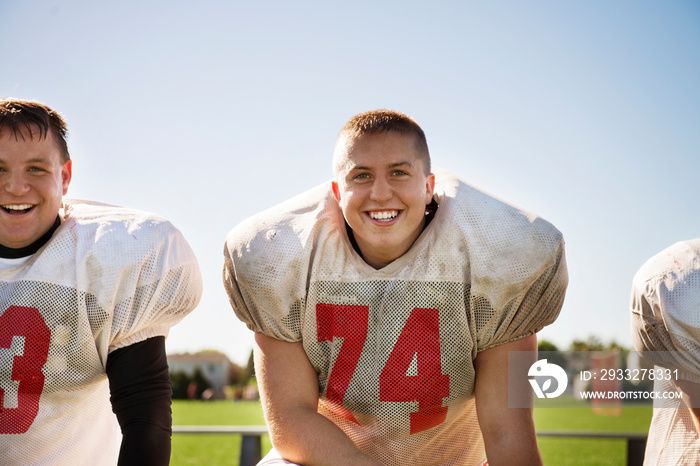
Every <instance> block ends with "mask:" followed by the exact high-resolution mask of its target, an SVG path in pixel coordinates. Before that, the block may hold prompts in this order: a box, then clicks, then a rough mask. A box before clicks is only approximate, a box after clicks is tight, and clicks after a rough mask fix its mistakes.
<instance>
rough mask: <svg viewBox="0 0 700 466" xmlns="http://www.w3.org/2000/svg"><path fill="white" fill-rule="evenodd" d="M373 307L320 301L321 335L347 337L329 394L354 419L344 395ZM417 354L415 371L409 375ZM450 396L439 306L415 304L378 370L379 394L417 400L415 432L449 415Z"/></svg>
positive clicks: (336, 407)
mask: <svg viewBox="0 0 700 466" xmlns="http://www.w3.org/2000/svg"><path fill="white" fill-rule="evenodd" d="M368 311H369V308H368V307H367V306H340V305H333V304H322V303H319V304H317V305H316V323H317V329H318V341H333V338H334V337H340V338H343V344H342V346H341V348H340V353H339V354H338V358H337V359H336V361H335V364H334V365H333V369H332V370H331V374H330V376H329V377H328V388H327V390H326V397H327V398H328V400H329V401H330V402H331V404H332V405H333V408H334V411H335V412H336V413H337V414H338V415H340V416H342V417H344V418H345V419H348V420H349V421H352V422H355V423H358V422H357V420H355V417H354V416H353V415H352V412H351V411H350V410H349V409H347V408H345V407H344V406H343V398H344V397H345V392H346V390H347V388H348V386H349V385H350V379H351V378H352V375H353V373H354V372H355V368H356V367H357V362H358V361H359V359H360V355H361V354H362V348H363V346H364V344H365V339H366V338H367V318H368ZM414 359H415V361H416V365H415V369H414V370H415V375H408V372H409V369H410V368H411V366H412V363H413V361H414ZM448 396H450V376H449V375H447V374H443V373H442V362H441V358H440V317H439V313H438V310H437V309H421V308H415V309H413V311H412V312H411V315H410V316H409V318H408V320H407V321H406V324H405V325H404V328H403V330H402V331H401V335H400V336H399V339H398V340H397V342H396V345H395V346H394V348H393V350H392V351H391V354H390V355H389V359H388V360H387V362H386V365H385V366H384V369H383V370H382V372H381V374H380V376H379V398H380V400H381V401H417V402H418V411H416V412H413V413H411V434H415V433H417V432H422V431H424V430H428V429H430V428H432V427H435V426H437V425H439V424H441V423H442V422H443V421H444V420H445V418H446V416H447V407H446V406H442V399H443V398H445V397H448ZM358 424H359V423H358Z"/></svg>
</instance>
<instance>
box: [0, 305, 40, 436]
mask: <svg viewBox="0 0 700 466" xmlns="http://www.w3.org/2000/svg"><path fill="white" fill-rule="evenodd" d="M14 337H24V344H23V345H22V346H23V348H22V349H21V351H20V354H14V355H13V354H12V353H11V349H12V340H13V338H14ZM50 341H51V331H50V330H49V328H48V327H47V326H46V324H45V323H44V318H43V317H42V316H41V314H40V313H39V311H38V310H37V309H35V308H33V307H21V306H10V307H9V308H8V309H7V310H6V311H5V313H4V314H3V315H1V316H0V352H5V353H6V354H7V353H9V355H10V357H9V358H0V362H2V359H6V360H8V362H10V367H11V368H12V376H11V381H19V385H18V386H17V407H16V408H15V407H5V404H6V403H7V401H8V398H7V390H8V388H9V389H10V390H13V391H14V387H12V386H10V387H5V388H2V387H0V434H23V433H25V432H26V431H27V430H29V426H31V425H32V422H34V419H35V418H36V415H37V413H38V412H39V397H40V396H41V391H42V390H43V389H44V373H43V372H42V368H43V367H44V364H46V358H47V356H48V354H49V342H50ZM10 383H11V384H12V382H10ZM12 385H14V384H12Z"/></svg>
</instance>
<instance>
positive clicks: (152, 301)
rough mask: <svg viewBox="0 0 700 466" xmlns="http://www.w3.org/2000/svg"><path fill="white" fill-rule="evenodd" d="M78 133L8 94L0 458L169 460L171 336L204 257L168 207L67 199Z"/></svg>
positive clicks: (0, 148) (0, 125)
mask: <svg viewBox="0 0 700 466" xmlns="http://www.w3.org/2000/svg"><path fill="white" fill-rule="evenodd" d="M65 137H66V124H65V122H64V120H63V119H62V117H61V116H60V115H59V114H58V113H57V112H55V111H54V110H52V109H50V108H49V107H47V106H46V105H43V104H41V103H38V102H32V101H25V100H18V99H12V98H8V99H2V100H0V463H2V464H8V465H24V464H47V465H48V464H51V465H64V464H65V465H75V464H105V465H106V464H117V463H118V464H120V465H139V464H143V465H167V464H168V463H169V460H170V435H171V425H172V420H171V412H170V399H171V388H170V378H169V374H168V364H167V359H166V355H165V336H166V335H167V333H168V330H169V328H170V327H171V326H172V325H175V324H176V323H177V322H179V321H180V320H181V319H182V318H183V317H184V316H185V315H186V314H187V313H189V312H190V311H191V310H192V309H193V308H194V307H195V306H196V305H197V303H198V301H199V299H200V296H201V277H200V272H199V266H198V264H197V261H196V259H195V257H194V255H193V253H192V251H191V249H190V248H189V246H188V244H187V243H186V241H185V240H184V238H183V237H182V235H181V234H180V232H179V231H178V230H176V229H175V228H174V227H173V226H172V225H171V224H170V223H169V222H167V221H166V220H164V219H162V218H159V217H156V216H154V215H151V214H148V213H145V212H139V211H135V210H130V209H125V208H121V207H115V206H108V205H104V204H98V203H93V202H87V201H70V200H64V199H63V196H64V195H65V194H66V193H67V191H68V186H69V184H70V181H71V175H72V161H71V160H70V156H69V153H68V148H67V144H66V139H65ZM120 428H121V433H120Z"/></svg>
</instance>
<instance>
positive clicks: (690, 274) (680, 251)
mask: <svg viewBox="0 0 700 466" xmlns="http://www.w3.org/2000/svg"><path fill="white" fill-rule="evenodd" d="M699 311H700V238H698V239H693V240H688V241H681V242H678V243H676V244H674V245H672V246H670V247H669V248H667V249H665V250H663V251H661V252H660V253H658V254H657V255H655V256H654V257H652V258H651V259H649V260H648V261H647V262H646V263H645V264H644V265H643V266H642V267H641V268H640V269H639V271H638V272H637V274H636V275H635V277H634V280H633V282H632V293H631V297H630V312H631V323H632V340H633V343H634V346H635V349H637V350H638V351H643V352H644V357H645V358H647V359H650V360H652V361H653V362H654V363H655V364H657V366H658V367H663V368H668V369H672V370H673V369H676V370H678V378H679V379H683V380H688V381H690V382H695V383H700V312H699ZM654 390H655V391H661V390H663V391H676V390H677V388H676V386H675V384H674V383H673V382H672V381H656V382H655V384H654ZM644 463H645V464H654V465H656V464H659V465H661V464H663V465H681V464H683V465H685V464H700V439H698V434H697V433H696V431H695V428H694V426H693V422H692V417H691V414H690V411H689V410H688V408H687V407H686V405H685V404H684V402H683V401H682V400H680V399H674V400H668V399H655V400H654V415H653V418H652V423H651V427H650V429H649V439H648V441H647V450H646V453H645V457H644Z"/></svg>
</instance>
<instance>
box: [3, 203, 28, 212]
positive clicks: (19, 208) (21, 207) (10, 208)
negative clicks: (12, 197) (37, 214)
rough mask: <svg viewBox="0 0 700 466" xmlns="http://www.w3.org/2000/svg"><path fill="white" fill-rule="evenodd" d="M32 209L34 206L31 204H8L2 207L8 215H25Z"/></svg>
mask: <svg viewBox="0 0 700 466" xmlns="http://www.w3.org/2000/svg"><path fill="white" fill-rule="evenodd" d="M33 208H34V206H33V205H32V204H8V205H4V206H2V210H4V211H5V212H7V213H8V214H10V215H21V214H26V213H27V212H29V211H30V210H32V209H33Z"/></svg>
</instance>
